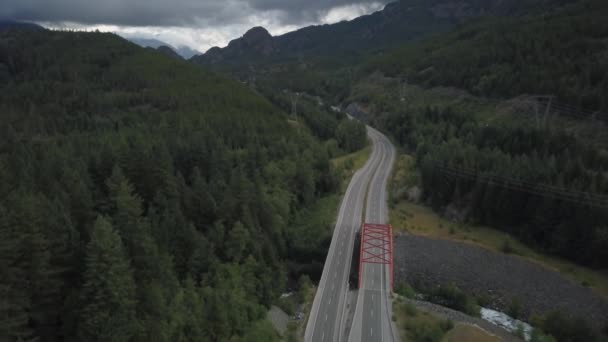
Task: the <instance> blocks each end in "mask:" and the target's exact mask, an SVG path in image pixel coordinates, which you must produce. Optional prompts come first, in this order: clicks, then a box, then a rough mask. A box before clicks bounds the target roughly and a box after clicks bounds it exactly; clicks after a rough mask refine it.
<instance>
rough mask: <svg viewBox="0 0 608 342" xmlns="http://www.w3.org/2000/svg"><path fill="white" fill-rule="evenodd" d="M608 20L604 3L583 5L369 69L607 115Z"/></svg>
mask: <svg viewBox="0 0 608 342" xmlns="http://www.w3.org/2000/svg"><path fill="white" fill-rule="evenodd" d="M607 15H608V3H607V2H606V1H602V0H585V1H580V2H578V3H577V4H574V5H568V6H565V7H564V8H563V9H560V10H558V11H553V12H548V13H547V14H544V15H536V16H527V17H523V18H512V17H511V18H509V17H502V18H485V19H482V20H479V21H478V22H475V23H471V24H469V25H466V26H465V27H464V28H462V29H460V30H456V31H454V32H451V33H449V34H445V35H443V36H438V37H436V38H434V39H428V40H426V41H424V42H423V43H420V44H409V45H406V46H404V47H403V48H401V49H399V50H397V51H394V52H390V53H386V54H384V55H382V56H381V57H378V58H376V59H375V60H374V61H373V62H371V63H370V64H369V65H368V67H369V68H371V69H374V70H375V69H380V70H382V71H383V72H384V73H385V74H387V75H399V76H402V77H406V78H407V79H408V80H409V81H411V82H415V83H419V84H424V85H426V86H438V85H442V86H454V87H458V88H462V89H466V90H468V91H470V92H472V93H473V94H476V95H479V96H484V97H493V98H503V99H504V98H509V97H514V96H518V95H520V94H541V95H555V96H557V98H558V100H559V101H561V102H565V103H568V104H570V105H574V106H579V107H583V108H586V109H589V110H592V111H595V110H602V111H608V102H607V101H608V100H607V99H606V94H608V77H607V75H608V58H607V56H608V42H607V41H606V38H607V37H608V22H607V21H606V16H607Z"/></svg>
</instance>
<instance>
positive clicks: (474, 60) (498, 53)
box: [359, 0, 608, 268]
mask: <svg viewBox="0 0 608 342" xmlns="http://www.w3.org/2000/svg"><path fill="white" fill-rule="evenodd" d="M607 13H608V7H606V3H605V2H604V1H595V0H590V1H582V2H580V3H579V4H578V5H576V6H572V7H565V8H563V9H561V10H559V11H555V12H554V13H552V14H550V15H539V16H530V17H526V18H520V19H496V18H493V19H487V18H486V19H484V20H482V21H480V22H476V23H472V24H470V25H468V26H466V27H464V28H463V29H461V30H458V31H455V32H453V33H449V34H447V35H445V36H443V37H435V38H432V39H428V40H426V41H423V42H420V43H416V44H410V45H408V46H405V47H403V48H402V49H400V50H399V51H396V52H393V53H387V54H386V55H384V56H382V57H379V58H375V59H373V60H372V61H371V62H369V63H368V64H366V66H365V70H366V72H367V73H371V72H377V71H382V72H383V73H384V74H386V75H389V76H392V77H393V79H394V80H396V81H395V82H396V85H394V86H393V87H395V88H396V89H401V88H402V80H407V82H408V83H409V84H412V83H414V84H418V85H421V86H422V87H437V86H439V87H456V88H460V89H454V88H450V89H452V93H455V94H457V96H456V97H454V99H453V101H454V102H455V103H458V102H459V101H460V103H462V101H465V102H466V98H467V95H463V93H464V94H466V91H465V92H463V91H462V90H468V91H469V92H471V93H473V94H474V95H477V96H479V97H485V98H488V97H489V98H494V99H498V100H500V99H509V98H512V97H517V96H519V95H522V94H525V93H528V94H544V95H555V96H556V98H555V101H556V102H561V103H567V104H569V105H570V106H572V107H573V108H586V109H588V111H590V112H594V111H600V110H606V102H605V101H606V99H605V94H607V93H608V88H607V87H608V78H606V74H607V71H608V64H606V60H607V59H606V58H605V56H606V53H607V52H608V46H607V45H606V39H607V38H608V26H606V23H605V20H604V18H605V16H606V14H607ZM362 83H363V84H364V83H365V81H362ZM360 87H363V86H360ZM395 88H392V89H391V91H393V92H394V93H393V94H394V95H393V96H394V97H393V98H391V97H390V96H388V95H386V93H385V94H382V95H373V94H371V93H370V94H367V96H364V95H361V96H359V100H362V101H363V102H366V104H367V106H369V107H370V108H371V111H372V112H373V113H374V114H376V116H375V117H374V122H375V124H377V125H378V126H379V127H382V128H383V129H385V130H386V131H388V132H390V133H391V134H392V135H393V137H395V138H396V140H397V141H398V142H399V143H400V144H401V146H402V147H404V149H405V150H406V151H409V152H411V153H414V154H415V155H416V162H417V166H418V168H419V171H420V176H421V177H420V180H421V185H422V186H423V189H424V195H423V196H424V199H425V201H427V203H429V204H431V205H432V206H433V207H434V208H435V209H436V210H437V211H439V212H441V213H446V212H448V211H451V212H452V213H454V211H455V212H457V213H458V215H457V216H459V217H460V218H466V219H467V220H469V221H472V222H474V223H478V224H484V225H489V226H492V227H495V228H499V229H502V230H505V231H507V232H509V233H511V234H513V235H514V236H516V237H518V238H519V239H521V240H523V241H525V242H526V243H528V244H529V245H531V246H534V247H536V248H537V249H539V250H542V251H544V252H547V253H551V254H556V255H559V256H563V257H566V258H568V259H571V260H574V261H577V262H579V263H581V264H585V265H589V266H593V267H598V268H606V267H608V264H607V262H606V260H608V255H607V254H606V251H607V250H608V226H607V225H606V222H608V208H607V204H608V202H607V200H606V199H607V198H608V197H606V195H608V152H607V146H605V145H604V144H602V143H600V142H599V141H596V139H594V137H587V136H585V137H581V136H579V135H578V134H575V133H576V132H574V131H573V130H566V129H563V127H565V126H567V125H568V124H569V123H567V122H566V123H560V124H554V125H549V126H544V125H540V126H539V125H534V124H533V123H532V124H531V123H530V120H527V121H526V120H513V118H511V117H509V116H508V115H507V116H505V115H502V116H501V115H497V112H498V111H499V108H498V107H496V108H491V107H490V105H489V104H485V105H483V106H484V109H483V112H477V111H476V109H475V105H473V103H474V102H475V101H473V102H471V103H469V104H468V105H456V106H451V105H449V104H445V103H443V104H441V105H434V104H433V103H428V102H427V103H423V102H421V101H419V100H417V99H411V98H407V97H405V98H402V99H399V96H400V95H399V92H400V90H396V91H395ZM457 97H458V98H460V99H461V100H456V98H457ZM462 99H465V100H462ZM478 102H479V103H499V102H498V101H490V102H488V101H486V100H479V101H478ZM545 106H546V104H544V105H541V111H543V112H544V110H545ZM490 113H491V114H490ZM525 114H527V115H528V116H531V115H532V116H533V115H534V113H533V112H530V113H525ZM582 119H585V118H582ZM587 119H590V118H587ZM550 120H556V121H560V120H562V118H560V117H559V116H553V117H551V119H550ZM581 125H583V126H584V125H593V126H595V127H596V128H600V131H601V127H605V123H603V122H601V121H587V122H582V123H581Z"/></svg>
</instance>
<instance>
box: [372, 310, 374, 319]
mask: <svg viewBox="0 0 608 342" xmlns="http://www.w3.org/2000/svg"><path fill="white" fill-rule="evenodd" d="M372 317H374V309H372Z"/></svg>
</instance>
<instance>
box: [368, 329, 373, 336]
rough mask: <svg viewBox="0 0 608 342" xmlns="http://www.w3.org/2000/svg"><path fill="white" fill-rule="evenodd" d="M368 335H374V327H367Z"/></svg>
mask: <svg viewBox="0 0 608 342" xmlns="http://www.w3.org/2000/svg"><path fill="white" fill-rule="evenodd" d="M369 336H374V328H369Z"/></svg>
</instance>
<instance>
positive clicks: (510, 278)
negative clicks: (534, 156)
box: [394, 234, 608, 329]
mask: <svg viewBox="0 0 608 342" xmlns="http://www.w3.org/2000/svg"><path fill="white" fill-rule="evenodd" d="M394 253H395V259H394V261H395V268H394V272H395V284H398V283H399V282H408V283H422V284H426V285H439V284H448V283H454V284H455V285H456V286H458V287H460V288H461V289H462V290H463V291H465V292H467V293H468V294H470V295H474V296H480V295H485V296H487V297H488V298H489V299H490V305H488V306H489V307H490V308H492V309H495V310H499V311H503V312H505V311H507V308H508V307H509V305H510V304H511V303H512V302H513V301H514V300H517V301H519V302H520V303H521V305H522V312H523V317H524V318H525V317H528V316H529V315H530V314H542V313H546V312H549V311H551V310H556V309H558V310H562V311H563V312H564V313H566V314H569V315H571V316H577V317H581V318H584V319H586V320H587V321H589V323H590V324H592V325H593V326H594V327H595V328H597V329H601V328H603V327H604V326H605V325H606V324H607V323H608V301H606V300H605V299H603V297H601V296H599V295H597V294H595V293H594V292H593V291H591V289H588V288H585V287H583V286H581V285H579V284H577V283H575V282H573V281H571V280H569V279H566V278H564V277H562V276H561V275H559V274H558V273H557V272H553V271H551V270H548V269H546V268H544V267H542V266H540V265H537V264H534V263H531V262H528V261H526V260H523V259H521V258H518V257H516V256H510V255H505V254H500V253H495V252H491V251H488V250H486V249H483V248H481V247H477V246H472V245H468V244H464V243H459V242H454V241H448V240H439V239H431V238H426V237H421V236H414V235H411V234H401V235H398V236H396V237H395V239H394Z"/></svg>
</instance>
